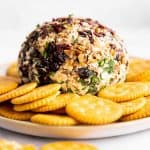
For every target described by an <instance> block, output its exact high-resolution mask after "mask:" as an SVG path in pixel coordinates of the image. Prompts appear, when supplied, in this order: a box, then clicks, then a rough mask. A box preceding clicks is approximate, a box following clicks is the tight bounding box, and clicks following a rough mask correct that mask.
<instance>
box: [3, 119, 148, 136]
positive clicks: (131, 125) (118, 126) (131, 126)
mask: <svg viewBox="0 0 150 150" xmlns="http://www.w3.org/2000/svg"><path fill="white" fill-rule="evenodd" d="M0 127H2V128H4V129H8V130H11V131H15V132H18V133H23V134H28V135H34V136H40V137H50V138H66V139H94V138H105V137H112V136H118V135H124V134H129V133H134V132H137V131H142V130H145V129H149V128H150V118H144V119H140V120H136V121H129V122H124V123H113V124H108V125H99V126H86V125H84V126H69V127H57V126H46V125H39V124H35V123H31V122H25V121H17V120H11V119H7V118H4V117H0Z"/></svg>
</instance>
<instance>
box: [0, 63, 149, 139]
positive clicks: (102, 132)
mask: <svg viewBox="0 0 150 150" xmlns="http://www.w3.org/2000/svg"><path fill="white" fill-rule="evenodd" d="M6 66H7V65H3V66H2V65H0V73H1V74H4V72H5V69H6ZM0 127H1V128H4V129H7V130H11V131H14V132H18V133H23V134H28V135H34V136H40V137H50V138H66V139H67V138H68V139H94V138H105V137H112V136H118V135H124V134H129V133H134V132H138V131H142V130H146V129H149V128H150V118H144V119H139V120H135V121H129V122H120V123H112V124H108V125H97V126H87V125H84V126H81V125H80V126H69V127H68V126H67V127H64V126H63V127H57V126H46V125H39V124H35V123H31V122H27V121H17V120H11V119H7V118H4V117H0Z"/></svg>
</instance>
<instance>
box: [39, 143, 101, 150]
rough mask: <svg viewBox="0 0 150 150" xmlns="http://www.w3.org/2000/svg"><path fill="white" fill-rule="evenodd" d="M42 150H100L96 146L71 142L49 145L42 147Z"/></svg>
mask: <svg viewBox="0 0 150 150" xmlns="http://www.w3.org/2000/svg"><path fill="white" fill-rule="evenodd" d="M41 150H99V149H98V148H96V147H95V146H94V145H90V144H83V143H78V142H71V141H62V142H54V143H48V144H45V145H43V146H42V147H41Z"/></svg>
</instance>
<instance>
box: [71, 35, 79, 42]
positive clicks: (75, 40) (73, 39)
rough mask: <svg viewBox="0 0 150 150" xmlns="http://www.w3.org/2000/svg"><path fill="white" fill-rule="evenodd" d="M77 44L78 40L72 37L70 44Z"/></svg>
mask: <svg viewBox="0 0 150 150" xmlns="http://www.w3.org/2000/svg"><path fill="white" fill-rule="evenodd" d="M77 42H78V38H75V37H74V36H72V43H73V44H75V43H77Z"/></svg>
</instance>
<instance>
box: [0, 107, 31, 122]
mask: <svg viewBox="0 0 150 150" xmlns="http://www.w3.org/2000/svg"><path fill="white" fill-rule="evenodd" d="M33 114H34V113H31V112H16V111H14V110H13V109H12V106H11V105H8V104H3V105H0V115H1V116H3V117H6V118H9V119H14V120H22V121H25V120H30V118H31V116H32V115H33Z"/></svg>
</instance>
